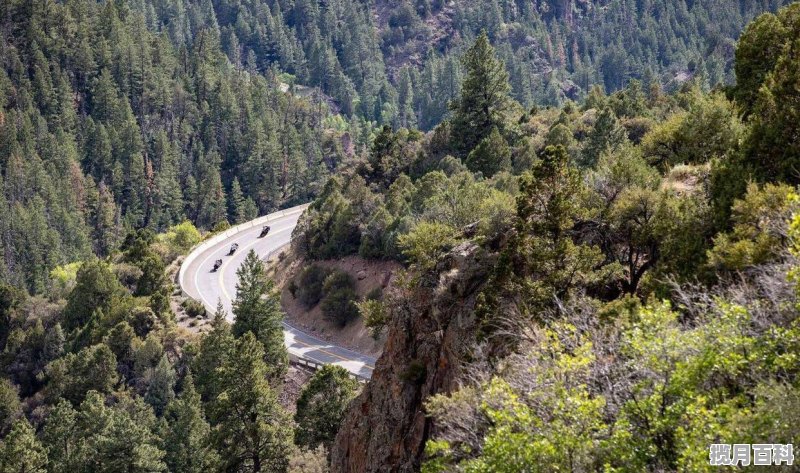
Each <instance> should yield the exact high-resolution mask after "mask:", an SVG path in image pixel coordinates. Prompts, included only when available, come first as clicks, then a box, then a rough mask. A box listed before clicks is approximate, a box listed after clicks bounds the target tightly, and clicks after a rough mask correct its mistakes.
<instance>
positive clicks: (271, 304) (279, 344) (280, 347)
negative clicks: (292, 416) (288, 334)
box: [233, 250, 289, 381]
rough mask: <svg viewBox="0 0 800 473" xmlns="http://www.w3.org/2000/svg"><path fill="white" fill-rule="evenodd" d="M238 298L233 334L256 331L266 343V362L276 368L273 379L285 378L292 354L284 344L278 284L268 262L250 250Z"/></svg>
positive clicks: (243, 265) (243, 264)
mask: <svg viewBox="0 0 800 473" xmlns="http://www.w3.org/2000/svg"><path fill="white" fill-rule="evenodd" d="M236 275H237V276H238V278H239V282H238V283H237V284H236V300H235V301H234V302H233V314H234V315H235V316H236V320H235V322H234V323H233V334H234V336H236V337H240V336H242V335H243V334H245V333H246V332H252V333H253V334H254V335H255V336H256V338H257V339H258V341H259V342H261V343H262V344H263V345H264V350H265V358H264V361H266V362H267V365H268V366H269V367H270V369H272V370H273V371H272V375H271V379H273V380H276V381H277V380H281V379H283V375H284V374H285V373H286V369H287V364H288V361H289V355H288V352H287V351H286V346H285V345H284V343H283V326H282V325H281V321H282V320H283V311H282V310H281V305H280V301H279V299H278V296H277V295H276V294H275V290H274V289H275V283H274V282H273V281H272V280H271V279H268V278H267V276H266V274H265V270H264V263H262V262H261V260H260V259H259V258H258V255H257V254H256V252H255V251H253V250H250V252H249V253H248V254H247V257H245V260H244V261H243V262H242V265H241V266H240V267H239V269H238V270H237V271H236Z"/></svg>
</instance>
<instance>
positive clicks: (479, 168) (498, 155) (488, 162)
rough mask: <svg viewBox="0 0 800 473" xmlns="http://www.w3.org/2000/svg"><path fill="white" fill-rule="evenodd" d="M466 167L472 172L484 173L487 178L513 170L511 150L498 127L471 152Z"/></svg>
mask: <svg viewBox="0 0 800 473" xmlns="http://www.w3.org/2000/svg"><path fill="white" fill-rule="evenodd" d="M466 165H467V168H469V170H470V171H472V172H480V173H483V175H484V176H485V177H492V176H494V175H495V174H497V173H498V172H500V171H509V170H510V169H511V149H510V148H509V146H508V142H507V141H506V140H505V138H503V136H502V135H501V134H500V131H499V130H498V129H497V127H494V128H492V132H491V133H490V134H489V136H487V137H486V138H484V139H483V140H482V141H481V142H480V143H479V144H478V146H476V147H475V149H473V150H472V151H470V153H469V155H467V161H466Z"/></svg>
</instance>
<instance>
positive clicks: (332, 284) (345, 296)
mask: <svg viewBox="0 0 800 473" xmlns="http://www.w3.org/2000/svg"><path fill="white" fill-rule="evenodd" d="M323 293H324V296H323V297H322V301H321V302H320V306H321V308H322V313H323V315H325V317H328V318H329V319H332V320H335V321H336V322H338V323H339V325H341V326H342V327H344V326H345V325H347V323H348V322H350V321H351V320H353V319H355V318H356V317H358V307H357V306H356V299H357V295H356V291H355V281H353V278H352V277H351V276H350V275H349V274H347V273H345V272H344V271H335V272H333V273H332V274H331V275H330V276H328V277H327V278H326V279H325V284H324V286H323Z"/></svg>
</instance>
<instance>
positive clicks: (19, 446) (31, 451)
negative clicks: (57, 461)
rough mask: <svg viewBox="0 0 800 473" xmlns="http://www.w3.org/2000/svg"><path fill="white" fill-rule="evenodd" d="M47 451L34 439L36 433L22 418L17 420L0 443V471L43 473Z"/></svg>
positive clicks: (9, 472) (6, 472) (8, 472)
mask: <svg viewBox="0 0 800 473" xmlns="http://www.w3.org/2000/svg"><path fill="white" fill-rule="evenodd" d="M46 466H47V449H46V448H44V446H42V444H41V443H40V442H39V440H38V439H37V438H36V432H35V431H34V430H33V427H31V424H30V423H29V422H28V420H27V419H25V418H24V417H23V418H21V419H19V420H17V421H16V422H15V423H14V426H13V427H12V428H11V432H9V434H8V435H7V436H6V438H5V439H3V441H2V442H0V471H1V472H3V473H17V472H20V473H22V472H24V473H45V472H46V471H47V470H46V468H45V467H46Z"/></svg>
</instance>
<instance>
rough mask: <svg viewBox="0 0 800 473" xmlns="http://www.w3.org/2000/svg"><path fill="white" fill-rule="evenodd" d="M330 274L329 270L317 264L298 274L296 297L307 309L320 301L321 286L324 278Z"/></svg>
mask: <svg viewBox="0 0 800 473" xmlns="http://www.w3.org/2000/svg"><path fill="white" fill-rule="evenodd" d="M330 274H331V270H330V269H327V268H323V267H322V266H320V265H318V264H312V265H311V266H309V267H307V268H306V269H304V270H303V272H302V273H300V281H299V282H298V284H297V286H298V287H297V290H296V291H295V292H296V293H297V297H299V298H300V302H302V303H303V305H305V306H306V307H307V308H309V309H310V308H312V307H314V306H315V305H317V303H319V301H320V299H322V294H323V293H322V286H323V285H324V284H325V278H327V277H328V276H329V275H330Z"/></svg>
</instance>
